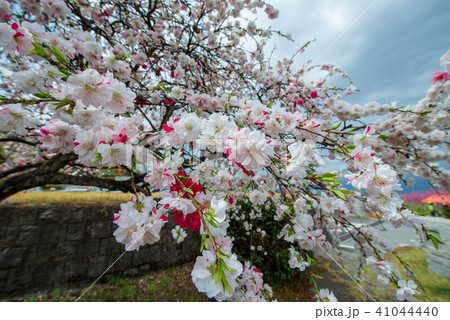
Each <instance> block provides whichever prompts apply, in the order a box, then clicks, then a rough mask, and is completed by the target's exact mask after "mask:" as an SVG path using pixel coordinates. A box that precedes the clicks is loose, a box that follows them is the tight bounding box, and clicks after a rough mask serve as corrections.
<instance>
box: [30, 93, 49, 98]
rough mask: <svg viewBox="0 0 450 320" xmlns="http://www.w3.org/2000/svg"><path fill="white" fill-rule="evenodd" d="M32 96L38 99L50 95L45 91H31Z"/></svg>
mask: <svg viewBox="0 0 450 320" xmlns="http://www.w3.org/2000/svg"><path fill="white" fill-rule="evenodd" d="M33 96H35V97H36V98H40V99H50V98H51V97H52V96H51V95H50V94H49V93H47V92H39V93H33Z"/></svg>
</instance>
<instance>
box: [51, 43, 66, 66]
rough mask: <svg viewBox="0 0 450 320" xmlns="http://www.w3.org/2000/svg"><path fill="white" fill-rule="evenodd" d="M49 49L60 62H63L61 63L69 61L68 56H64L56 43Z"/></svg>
mask: <svg viewBox="0 0 450 320" xmlns="http://www.w3.org/2000/svg"><path fill="white" fill-rule="evenodd" d="M48 49H49V50H50V51H51V52H52V53H53V55H54V56H55V57H56V59H57V60H58V62H59V63H61V64H66V63H67V60H66V57H64V55H63V54H62V52H61V51H59V50H58V48H56V47H55V46H54V45H52V46H51V47H49V48H48Z"/></svg>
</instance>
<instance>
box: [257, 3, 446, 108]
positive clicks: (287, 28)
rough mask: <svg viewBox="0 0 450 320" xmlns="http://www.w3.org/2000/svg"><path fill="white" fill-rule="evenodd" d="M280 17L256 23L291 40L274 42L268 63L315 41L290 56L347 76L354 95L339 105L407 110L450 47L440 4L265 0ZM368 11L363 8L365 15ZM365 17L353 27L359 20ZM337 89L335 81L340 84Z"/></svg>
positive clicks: (422, 92)
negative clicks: (394, 104)
mask: <svg viewBox="0 0 450 320" xmlns="http://www.w3.org/2000/svg"><path fill="white" fill-rule="evenodd" d="M268 2H269V3H271V4H272V5H273V6H274V7H275V8H277V9H279V11H280V15H279V18H278V19H277V20H268V19H267V17H266V16H265V14H264V13H262V12H261V13H260V14H258V20H257V21H258V23H257V24H261V25H263V26H271V27H272V28H273V29H275V30H280V31H282V32H285V33H290V34H291V35H292V38H293V39H294V40H295V42H289V41H287V40H285V39H280V38H279V37H274V39H273V40H271V41H270V42H269V45H268V47H270V48H272V47H273V45H276V46H277V48H278V49H277V51H276V53H275V55H274V58H276V60H278V59H281V58H283V57H290V56H292V54H293V53H294V52H295V51H296V50H297V48H299V47H301V46H302V45H303V44H304V43H306V42H307V41H309V40H313V39H316V41H315V42H313V43H312V44H311V45H310V46H309V47H308V49H307V50H306V51H305V52H304V53H302V54H301V55H299V56H297V58H296V59H295V65H297V66H301V65H303V64H304V63H306V62H307V61H308V60H312V61H315V60H316V59H317V58H319V56H321V55H322V54H323V53H324V51H325V50H326V49H327V48H328V47H329V46H330V45H332V44H333V42H335V41H336V40H337V39H338V38H339V37H340V36H341V35H342V34H343V33H344V32H345V30H346V29H347V28H348V27H349V26H350V25H352V24H353V23H354V24H353V26H352V27H351V28H350V29H349V30H348V31H347V32H345V34H344V35H343V36H342V37H341V38H340V39H339V40H338V41H337V42H336V43H335V44H334V45H333V46H332V47H331V48H330V49H329V50H328V51H327V52H326V53H324V54H323V55H322V56H321V58H320V59H319V61H318V63H320V62H322V61H326V62H332V63H334V64H335V65H338V66H340V67H341V68H342V69H343V70H344V71H346V72H347V73H348V75H349V76H350V78H351V79H352V81H353V82H354V85H355V86H356V87H357V89H359V90H360V92H358V93H356V94H355V95H353V96H351V97H347V98H346V100H347V101H349V102H350V103H360V104H363V103H365V102H368V101H373V100H376V101H379V102H381V103H390V102H391V101H397V102H398V105H399V106H402V105H407V104H415V103H417V102H418V101H419V100H420V99H422V98H423V97H424V96H425V93H426V91H427V89H428V87H429V86H430V84H431V82H430V80H431V77H432V76H433V74H434V72H435V71H437V70H443V68H442V67H441V66H440V64H439V59H440V58H441V56H442V55H443V54H444V53H446V52H447V51H448V50H449V49H450V1H448V0H423V1H420V0H358V1H356V0H316V1H311V0H310V1H306V0H268ZM369 7H370V9H368V8H369ZM366 9H368V10H367V12H366V13H365V14H364V15H363V16H362V17H361V18H360V19H359V20H358V21H357V22H356V23H355V21H356V20H357V19H358V17H360V15H361V14H362V13H363V12H364V11H365V10H366ZM341 84H342V82H341Z"/></svg>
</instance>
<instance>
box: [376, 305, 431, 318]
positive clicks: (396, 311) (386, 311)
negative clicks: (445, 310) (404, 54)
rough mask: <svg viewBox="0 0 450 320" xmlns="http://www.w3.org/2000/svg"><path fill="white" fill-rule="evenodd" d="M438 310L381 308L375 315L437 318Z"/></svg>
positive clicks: (427, 308)
mask: <svg viewBox="0 0 450 320" xmlns="http://www.w3.org/2000/svg"><path fill="white" fill-rule="evenodd" d="M438 312H439V311H438V308H436V307H432V308H430V307H426V308H421V307H418V308H414V307H410V308H407V307H402V308H397V307H384V308H382V307H379V308H378V309H377V311H375V313H378V315H379V316H384V317H389V316H394V317H395V316H398V315H402V316H408V315H409V316H414V315H418V316H433V317H436V316H437V315H438Z"/></svg>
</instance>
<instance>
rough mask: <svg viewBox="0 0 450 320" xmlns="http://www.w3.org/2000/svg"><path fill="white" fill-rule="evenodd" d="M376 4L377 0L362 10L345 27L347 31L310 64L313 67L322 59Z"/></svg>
mask: <svg viewBox="0 0 450 320" xmlns="http://www.w3.org/2000/svg"><path fill="white" fill-rule="evenodd" d="M377 2H378V0H375V1H374V2H372V3H371V4H370V6H369V7H367V9H366V10H364V11H363V13H361V14H360V15H359V17H358V18H356V20H355V21H353V23H352V24H351V25H349V26H348V27H347V29H345V31H344V32H343V33H342V34H341V35H340V36H339V37H338V38H337V39H336V40H335V41H334V42H333V43H332V44H331V45H330V46H329V47H328V48H327V49H325V51H324V52H322V53H321V54H320V55H319V56H318V57H317V58H316V59H315V60H314V62H313V63H312V64H313V65H314V64H315V63H316V62H317V61H318V60H319V59H320V58H322V56H323V55H324V54H325V53H327V52H328V50H330V49H331V48H332V47H333V46H334V45H335V44H336V43H337V42H338V41H339V40H340V39H341V38H342V37H343V36H344V35H345V34H346V33H347V32H348V31H349V30H350V29H351V28H352V27H353V26H354V25H355V24H356V23H357V22H358V21H359V20H361V18H362V17H363V16H364V15H365V14H366V13H367V11H369V10H370V8H372V7H373V6H374V5H375V3H377Z"/></svg>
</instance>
